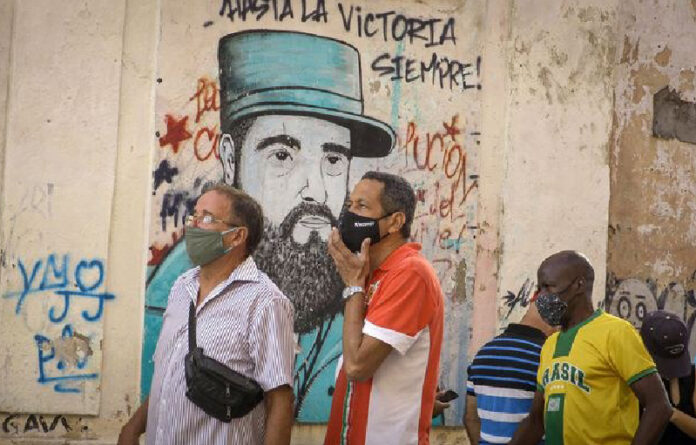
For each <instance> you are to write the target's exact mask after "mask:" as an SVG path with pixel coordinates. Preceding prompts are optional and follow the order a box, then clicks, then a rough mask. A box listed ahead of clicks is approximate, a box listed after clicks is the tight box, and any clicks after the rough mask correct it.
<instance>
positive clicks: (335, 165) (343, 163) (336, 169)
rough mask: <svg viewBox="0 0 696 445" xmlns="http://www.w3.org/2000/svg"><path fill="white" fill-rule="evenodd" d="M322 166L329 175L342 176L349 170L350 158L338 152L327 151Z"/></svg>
mask: <svg viewBox="0 0 696 445" xmlns="http://www.w3.org/2000/svg"><path fill="white" fill-rule="evenodd" d="M321 168H322V171H323V172H324V173H325V174H327V175H328V176H340V175H342V174H345V173H347V172H348V158H346V157H345V156H343V155H341V154H338V153H327V154H326V155H325V156H324V158H323V159H322V160H321Z"/></svg>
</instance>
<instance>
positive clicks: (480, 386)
mask: <svg viewBox="0 0 696 445" xmlns="http://www.w3.org/2000/svg"><path fill="white" fill-rule="evenodd" d="M545 340H546V336H545V335H544V334H543V333H542V332H541V331H540V330H538V329H535V328H532V327H530V326H526V325H521V324H510V325H509V326H508V327H507V329H506V330H505V332H503V333H502V334H501V335H499V336H497V337H496V338H494V339H493V340H491V341H489V342H488V343H486V344H485V345H484V346H483V347H482V348H481V349H480V350H479V352H478V353H477V354H476V357H474V361H473V362H472V363H471V365H470V366H469V369H468V375H469V379H468V381H467V382H466V387H467V394H470V395H472V396H475V397H476V405H477V411H478V415H479V418H480V419H481V440H480V442H479V443H480V444H482V445H484V444H489V443H490V444H494V443H508V442H509V441H510V439H512V436H513V434H514V433H515V430H517V426H518V424H519V423H520V422H521V421H522V419H524V418H525V417H526V416H527V414H528V413H529V411H530V409H531V407H532V400H533V399H534V392H535V391H536V374H537V369H538V367H539V355H540V353H541V347H542V346H543V344H544V341H545Z"/></svg>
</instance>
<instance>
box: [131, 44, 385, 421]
mask: <svg viewBox="0 0 696 445" xmlns="http://www.w3.org/2000/svg"><path fill="white" fill-rule="evenodd" d="M218 61H219V80H220V130H221V137H220V143H219V147H218V152H219V155H220V161H221V164H222V177H223V180H224V181H225V182H226V183H227V184H231V185H234V186H236V187H238V188H240V189H243V190H244V191H245V192H247V193H249V195H251V196H252V197H254V199H256V200H257V201H258V202H259V203H260V204H261V205H262V207H263V209H264V213H265V217H266V218H265V222H264V233H263V237H262V240H261V243H260V245H259V248H258V249H257V250H256V251H255V252H254V259H255V260H256V262H257V264H258V266H259V268H260V269H261V270H263V271H264V272H266V273H267V274H268V276H269V277H270V278H271V279H272V280H273V281H274V282H275V283H276V284H277V285H278V287H279V288H280V289H281V290H282V291H283V293H284V294H285V295H287V296H288V298H290V300H291V301H292V302H293V304H294V307H295V320H294V327H295V332H296V333H297V334H298V346H299V352H298V355H297V360H296V365H295V381H294V387H295V394H296V401H297V405H296V407H295V415H296V416H297V418H298V420H300V421H305V422H325V421H326V420H327V413H328V411H329V407H330V402H331V393H332V392H333V390H334V388H333V383H334V375H335V368H336V363H337V361H338V357H339V356H340V354H341V322H342V317H341V315H340V312H341V307H342V306H341V291H342V290H343V285H342V282H341V279H340V277H339V275H338V273H337V271H336V267H335V266H334V264H333V261H332V260H331V258H330V256H329V255H328V253H327V250H326V247H327V240H328V238H329V234H330V232H331V227H333V226H335V225H336V221H337V219H338V217H339V215H340V213H341V210H342V207H343V203H344V201H345V198H346V196H347V191H348V183H349V176H350V164H351V162H352V160H353V158H376V157H384V156H386V155H387V154H388V153H389V152H390V151H391V150H392V147H393V146H394V141H395V135H394V131H393V130H392V129H391V128H390V127H389V126H388V125H387V124H385V123H384V122H381V121H379V120H377V119H375V118H373V117H370V116H368V115H366V114H365V113H364V99H363V95H362V85H361V73H360V56H359V53H358V51H357V50H356V49H355V48H354V47H352V46H350V45H348V44H346V43H345V42H341V41H338V40H334V39H330V38H326V37H321V36H316V35H311V34H306V33H300V32H289V31H270V30H248V31H242V32H237V33H233V34H229V35H227V36H225V37H223V38H222V39H220V42H219V46H218ZM187 262H188V261H187V256H186V254H185V253H184V252H183V249H182V247H181V243H179V245H177V246H175V247H174V248H173V249H172V251H171V252H170V253H169V254H168V256H167V258H166V259H165V260H164V261H163V262H162V263H161V264H160V265H158V266H157V267H156V268H154V270H153V272H152V273H151V275H150V277H149V278H148V285H147V295H146V307H147V308H148V311H147V312H146V329H147V327H151V329H153V330H156V326H157V321H158V315H159V312H158V311H157V309H158V308H159V307H162V306H163V303H164V301H166V295H167V294H168V291H169V289H170V288H171V286H172V283H173V282H174V280H175V279H176V277H177V276H178V275H179V274H180V273H181V272H183V271H184V270H186V268H188V267H190V265H188V264H187ZM150 342H151V340H150ZM151 354H152V345H151V343H149V342H148V339H147V337H146V339H145V346H144V348H143V358H144V361H143V363H144V367H143V375H145V376H147V375H148V372H149V371H148V366H149V364H148V360H149V357H150V355H151ZM146 378H147V377H146Z"/></svg>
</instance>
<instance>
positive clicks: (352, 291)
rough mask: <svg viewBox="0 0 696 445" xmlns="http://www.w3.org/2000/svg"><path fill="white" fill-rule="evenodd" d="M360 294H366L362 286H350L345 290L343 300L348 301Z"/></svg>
mask: <svg viewBox="0 0 696 445" xmlns="http://www.w3.org/2000/svg"><path fill="white" fill-rule="evenodd" d="M358 292H362V293H365V288H363V287H362V286H348V287H346V288H345V289H343V299H344V300H347V299H349V298H350V297H352V296H353V295H355V294H357V293H358Z"/></svg>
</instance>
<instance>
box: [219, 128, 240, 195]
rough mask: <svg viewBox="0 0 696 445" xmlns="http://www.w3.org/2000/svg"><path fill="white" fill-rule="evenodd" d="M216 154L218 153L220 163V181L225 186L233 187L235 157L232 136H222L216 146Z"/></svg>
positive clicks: (224, 134) (225, 134)
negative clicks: (223, 182) (221, 180)
mask: <svg viewBox="0 0 696 445" xmlns="http://www.w3.org/2000/svg"><path fill="white" fill-rule="evenodd" d="M218 153H220V162H222V179H223V181H225V183H226V184H229V185H234V175H235V169H236V167H237V165H236V163H235V161H236V156H235V150H234V142H233V141H232V136H230V135H229V134H227V133H223V134H222V137H220V144H219V146H218Z"/></svg>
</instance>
